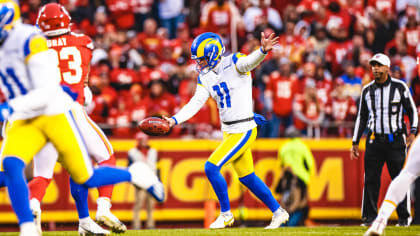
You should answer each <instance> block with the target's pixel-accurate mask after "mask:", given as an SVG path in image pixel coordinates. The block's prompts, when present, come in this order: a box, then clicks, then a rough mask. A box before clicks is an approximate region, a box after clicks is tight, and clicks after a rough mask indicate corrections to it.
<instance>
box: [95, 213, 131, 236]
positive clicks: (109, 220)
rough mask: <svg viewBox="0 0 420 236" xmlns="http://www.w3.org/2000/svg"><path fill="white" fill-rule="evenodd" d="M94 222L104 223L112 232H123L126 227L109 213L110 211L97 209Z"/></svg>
mask: <svg viewBox="0 0 420 236" xmlns="http://www.w3.org/2000/svg"><path fill="white" fill-rule="evenodd" d="M96 222H98V224H100V225H105V226H107V227H109V228H110V229H111V231H112V232H114V233H118V234H119V233H124V232H125V231H127V227H126V226H125V225H124V224H123V223H122V222H121V221H120V220H118V218H117V217H116V216H115V215H114V214H112V213H111V211H108V212H104V211H98V212H97V213H96Z"/></svg>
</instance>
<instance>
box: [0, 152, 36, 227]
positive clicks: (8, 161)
mask: <svg viewBox="0 0 420 236" xmlns="http://www.w3.org/2000/svg"><path fill="white" fill-rule="evenodd" d="M24 168H25V163H24V162H23V161H22V160H20V159H19V158H16V157H6V158H4V160H3V169H4V175H5V176H6V178H7V181H6V182H7V188H8V192H9V198H10V201H11V203H12V207H13V210H14V211H15V213H16V216H17V218H18V220H19V224H23V223H26V222H33V216H32V212H31V209H30V208H29V190H28V185H27V183H26V180H25V176H24V174H23V169H24Z"/></svg>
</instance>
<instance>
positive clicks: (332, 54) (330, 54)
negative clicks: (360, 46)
mask: <svg viewBox="0 0 420 236" xmlns="http://www.w3.org/2000/svg"><path fill="white" fill-rule="evenodd" d="M331 31H333V32H334V40H333V41H331V42H330V44H329V45H328V46H327V49H326V52H325V61H326V62H327V68H328V70H330V71H331V74H332V75H333V76H334V77H337V76H339V75H340V74H341V73H343V67H342V66H341V63H342V62H343V61H344V60H345V59H346V57H347V56H348V54H349V52H350V51H351V50H352V47H353V42H352V41H351V40H349V39H348V33H347V30H346V29H345V28H343V27H342V26H337V28H332V29H331Z"/></svg>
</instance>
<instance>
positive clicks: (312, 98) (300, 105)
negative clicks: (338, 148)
mask: <svg viewBox="0 0 420 236" xmlns="http://www.w3.org/2000/svg"><path fill="white" fill-rule="evenodd" d="M293 117H294V123H295V126H296V128H297V129H298V130H300V132H301V133H303V134H307V135H308V136H309V137H312V136H316V137H319V136H320V126H321V123H322V122H323V121H324V117H325V112H324V104H323V103H322V102H321V101H320V99H319V98H318V97H317V89H316V83H315V81H314V80H313V79H312V80H307V81H306V83H305V89H304V91H303V94H297V95H296V97H295V100H294V102H293Z"/></svg>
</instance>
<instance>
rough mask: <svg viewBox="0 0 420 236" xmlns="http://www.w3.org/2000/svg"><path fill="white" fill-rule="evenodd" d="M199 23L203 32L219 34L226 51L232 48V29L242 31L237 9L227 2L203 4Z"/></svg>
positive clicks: (212, 1) (216, 0)
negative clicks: (235, 28)
mask: <svg viewBox="0 0 420 236" xmlns="http://www.w3.org/2000/svg"><path fill="white" fill-rule="evenodd" d="M200 22H201V27H202V28H203V30H204V31H208V32H214V33H217V34H219V35H220V36H221V37H222V39H223V44H224V45H225V47H226V48H227V49H230V48H231V46H232V41H231V40H232V38H231V31H232V27H237V30H242V29H243V23H242V21H241V18H240V14H239V11H238V8H237V7H236V6H235V5H234V4H233V3H232V2H231V1H227V0H211V1H208V2H207V3H205V4H204V6H203V10H202V14H201V19H200ZM237 30H235V31H234V33H235V32H236V31H237Z"/></svg>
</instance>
